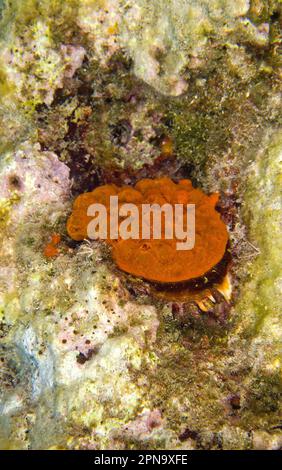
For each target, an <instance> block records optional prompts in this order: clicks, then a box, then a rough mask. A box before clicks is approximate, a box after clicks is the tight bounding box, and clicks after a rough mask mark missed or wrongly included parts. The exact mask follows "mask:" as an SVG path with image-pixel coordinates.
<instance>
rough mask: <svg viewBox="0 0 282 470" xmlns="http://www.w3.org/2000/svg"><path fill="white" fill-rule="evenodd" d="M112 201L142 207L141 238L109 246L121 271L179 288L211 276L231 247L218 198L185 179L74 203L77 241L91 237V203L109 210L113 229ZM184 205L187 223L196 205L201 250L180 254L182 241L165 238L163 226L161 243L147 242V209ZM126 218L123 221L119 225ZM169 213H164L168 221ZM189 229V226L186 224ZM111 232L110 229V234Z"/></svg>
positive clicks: (105, 189)
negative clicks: (144, 214)
mask: <svg viewBox="0 0 282 470" xmlns="http://www.w3.org/2000/svg"><path fill="white" fill-rule="evenodd" d="M110 196H118V202H119V207H121V206H122V205H123V204H124V203H134V204H135V205H136V206H137V207H138V208H139V218H140V220H139V222H140V225H139V227H140V232H139V234H140V239H128V240H124V239H121V238H118V239H117V240H111V239H110V238H109V233H108V238H107V240H106V241H107V242H108V243H109V244H110V245H111V246H112V256H113V259H114V261H115V262H116V264H117V265H118V267H119V268H120V269H121V270H123V271H125V272H127V273H130V274H132V275H134V276H138V277H142V278H144V279H147V280H150V281H154V282H158V283H177V282H184V281H188V280H192V279H197V278H199V277H201V276H203V275H204V274H206V273H208V272H209V271H210V270H211V269H212V268H214V267H215V266H216V265H217V264H218V263H219V262H220V261H221V260H222V258H223V256H224V254H225V251H226V246H227V242H228V232H227V228H226V226H225V224H224V223H223V222H222V220H221V218H220V214H219V213H218V212H217V211H216V210H215V206H216V203H217V201H218V194H212V195H210V196H207V195H206V194H204V193H203V192H202V191H201V190H199V189H195V188H193V186H192V183H191V181H189V180H187V179H185V180H180V181H179V182H178V183H174V182H173V181H172V180H171V179H170V178H159V179H143V180H140V181H139V182H138V183H137V184H136V185H135V187H134V188H133V187H129V186H123V187H117V186H116V185H105V186H100V187H98V188H96V189H95V190H94V191H92V192H89V193H85V194H81V195H80V196H78V197H77V199H76V200H75V202H74V206H73V212H72V214H71V216H70V218H69V220H68V222H67V231H68V234H69V236H70V237H71V238H72V239H74V240H77V241H79V240H83V239H86V238H87V227H88V224H89V223H90V221H91V220H92V217H90V216H87V209H88V207H89V206H90V205H91V204H94V203H100V204H103V205H105V206H106V208H107V218H108V220H107V223H108V227H109V224H110ZM167 203H168V204H171V205H172V206H173V207H175V204H183V217H184V221H185V222H186V224H187V215H186V214H187V211H186V205H187V204H195V230H196V234H195V246H194V248H193V249H192V250H184V251H183V250H182V251H178V250H177V242H179V240H178V239H176V238H175V234H174V238H173V239H165V237H164V230H163V224H162V236H161V239H154V238H153V234H152V231H151V238H150V239H148V240H147V239H146V240H144V239H142V237H141V224H142V220H141V214H142V210H141V205H142V204H159V205H160V206H162V205H163V204H167ZM123 220H124V217H120V216H119V220H118V221H119V225H120V224H121V223H122V221H123ZM163 220H164V214H162V221H163ZM184 226H185V223H184ZM108 232H109V230H108Z"/></svg>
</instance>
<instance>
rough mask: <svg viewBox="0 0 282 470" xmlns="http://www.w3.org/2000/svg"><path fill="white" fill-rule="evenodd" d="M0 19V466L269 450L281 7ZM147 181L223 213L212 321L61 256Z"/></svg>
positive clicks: (139, 283)
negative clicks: (115, 201)
mask: <svg viewBox="0 0 282 470" xmlns="http://www.w3.org/2000/svg"><path fill="white" fill-rule="evenodd" d="M0 4H1V8H2V9H1V20H0V21H1V40H0V124H1V126H0V154H1V155H0V158H1V163H0V181H1V184H0V258H1V260H0V382H1V393H0V448H1V449H117V450H120V449H180V450H187V449H280V448H281V420H280V416H281V392H282V385H281V370H282V365H281V349H280V345H281V337H282V330H281V233H280V221H281V212H282V211H281V198H280V187H281V168H280V165H281V152H282V141H281V131H280V130H279V129H278V126H279V120H280V118H281V98H280V87H281V83H280V79H281V63H280V60H279V54H280V53H279V20H280V14H281V6H280V5H279V2H278V1H273V2H271V5H270V4H269V2H267V1H264V0H256V1H251V0H250V1H247V0H240V1H236V2H234V1H231V0H223V1H220V2H219V1H218V0H212V1H208V0H177V1H172V0H158V1H155V2H152V1H149V0H138V1H134V2H133V1H131V0H130V1H126V2H125V1H123V0H111V1H108V0H83V1H82V0H70V1H66V2H61V1H59V0H55V1H53V2H50V1H49V0H42V1H41V2H37V1H35V0H28V1H27V0H24V1H23V0H15V1H13V2H4V3H3V5H4V6H3V7H2V3H1V2H0ZM164 175H168V176H169V177H170V178H171V179H172V180H173V181H175V182H178V181H179V180H181V179H190V180H191V181H192V182H193V185H194V186H195V187H200V188H202V189H203V191H205V192H206V193H213V192H219V193H220V194H221V198H220V201H219V203H218V206H217V210H218V211H219V213H220V217H221V218H222V220H223V221H224V223H225V224H226V226H227V227H228V231H229V234H230V248H228V250H229V255H230V260H231V261H230V271H229V284H228V285H227V290H228V294H229V298H228V300H226V299H224V297H223V294H222V293H220V292H219V293H218V292H215V293H214V301H215V302H214V304H213V306H212V307H210V304H209V305H208V306H207V307H206V308H204V309H200V308H199V307H198V305H196V304H195V303H193V304H190V303H187V302H186V300H185V297H184V298H179V297H178V298H176V297H177V296H176V293H175V292H170V297H169V298H167V297H165V296H158V295H156V292H152V290H151V289H150V288H149V286H148V283H147V282H146V281H144V280H142V279H140V278H132V277H131V276H130V275H127V274H125V273H121V272H120V271H119V270H118V269H117V267H116V265H115V264H114V263H113V262H112V258H111V256H110V253H109V250H108V247H107V246H106V245H105V244H103V243H101V242H89V241H86V240H82V241H81V242H79V243H78V242H76V241H74V240H71V239H70V238H69V237H68V234H67V230H66V223H67V219H68V217H69V216H70V214H71V207H72V204H73V201H74V199H75V197H76V196H77V195H78V194H81V193H83V192H87V191H89V190H92V189H93V188H95V187H97V186H101V185H103V184H113V183H114V184H117V185H119V186H121V185H124V184H126V185H131V186H134V185H135V184H136V183H137V181H139V180H141V179H143V178H160V177H162V176H164ZM55 234H56V236H57V238H54V235H55ZM54 240H56V241H58V243H56V247H57V252H56V256H46V246H48V244H50V243H51V242H52V241H54ZM231 287H232V288H231ZM204 307H205V305H204Z"/></svg>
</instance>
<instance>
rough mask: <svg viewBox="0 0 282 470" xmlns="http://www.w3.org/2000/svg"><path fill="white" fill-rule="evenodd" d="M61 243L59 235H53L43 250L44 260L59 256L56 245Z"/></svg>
mask: <svg viewBox="0 0 282 470" xmlns="http://www.w3.org/2000/svg"><path fill="white" fill-rule="evenodd" d="M60 241H61V235H59V234H58V233H53V234H52V237H51V241H50V243H47V245H46V246H45V248H44V256H45V257H46V258H55V257H56V256H58V254H59V250H58V248H57V245H59V243H60Z"/></svg>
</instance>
